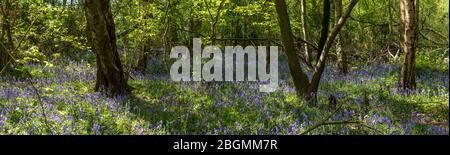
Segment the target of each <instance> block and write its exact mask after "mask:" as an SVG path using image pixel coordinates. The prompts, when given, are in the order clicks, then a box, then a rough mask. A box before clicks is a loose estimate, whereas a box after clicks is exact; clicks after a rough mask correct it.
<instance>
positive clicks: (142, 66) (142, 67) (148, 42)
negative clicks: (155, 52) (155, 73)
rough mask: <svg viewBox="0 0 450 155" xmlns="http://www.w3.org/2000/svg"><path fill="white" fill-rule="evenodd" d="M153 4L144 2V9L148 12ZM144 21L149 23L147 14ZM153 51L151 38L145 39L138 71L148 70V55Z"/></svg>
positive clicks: (147, 1)
mask: <svg viewBox="0 0 450 155" xmlns="http://www.w3.org/2000/svg"><path fill="white" fill-rule="evenodd" d="M152 3H153V0H142V3H141V5H142V7H143V8H144V10H148V6H149V5H150V4H152ZM149 16H150V18H153V15H152V14H151V13H150V15H149ZM143 19H144V21H147V19H148V17H147V14H144V17H143ZM150 51H151V40H150V38H144V44H143V45H142V49H141V51H140V54H139V60H138V64H137V68H136V69H137V70H140V71H145V69H147V61H148V55H149V54H150Z"/></svg>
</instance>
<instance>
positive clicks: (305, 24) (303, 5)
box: [300, 0, 313, 64]
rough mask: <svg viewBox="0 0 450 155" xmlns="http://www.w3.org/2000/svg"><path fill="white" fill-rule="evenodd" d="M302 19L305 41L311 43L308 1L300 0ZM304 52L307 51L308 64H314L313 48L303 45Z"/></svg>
mask: <svg viewBox="0 0 450 155" xmlns="http://www.w3.org/2000/svg"><path fill="white" fill-rule="evenodd" d="M300 13H301V15H300V17H301V21H302V32H303V39H304V40H305V41H307V42H310V39H309V31H308V20H307V17H308V15H307V12H306V0H300ZM303 46H305V47H304V50H305V59H306V62H307V63H308V64H312V61H313V55H312V53H311V51H312V50H311V48H310V47H309V45H308V44H307V43H305V44H303Z"/></svg>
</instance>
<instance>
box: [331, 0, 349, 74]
mask: <svg viewBox="0 0 450 155" xmlns="http://www.w3.org/2000/svg"><path fill="white" fill-rule="evenodd" d="M334 10H335V18H334V20H335V21H334V24H337V23H338V22H339V19H341V17H342V0H336V1H335V4H334ZM336 56H337V65H338V69H339V72H340V73H341V74H347V73H348V63H347V53H346V52H345V51H343V49H342V43H341V35H340V34H338V35H337V36H336Z"/></svg>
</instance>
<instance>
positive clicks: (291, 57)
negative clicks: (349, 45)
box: [275, 0, 359, 103]
mask: <svg viewBox="0 0 450 155" xmlns="http://www.w3.org/2000/svg"><path fill="white" fill-rule="evenodd" d="M358 1H359V0H352V1H351V2H350V3H349V5H348V7H347V9H346V11H345V13H344V15H343V16H342V17H341V18H340V19H339V20H338V22H337V24H335V25H334V27H333V29H332V30H331V33H330V34H329V35H327V36H328V37H327V39H326V41H325V43H324V45H323V49H322V50H320V51H321V52H320V53H321V54H320V55H319V56H318V61H317V64H316V65H315V66H314V67H315V68H314V73H313V77H312V79H311V80H309V78H308V76H307V75H306V74H305V73H304V72H303V70H302V67H301V65H300V63H299V61H298V58H297V57H296V56H295V48H294V41H293V34H292V29H291V24H290V20H289V16H288V12H287V11H288V10H287V7H286V2H285V1H284V0H275V7H276V10H277V13H278V21H279V25H280V31H281V37H282V40H283V45H284V48H285V52H286V55H287V56H288V66H289V71H290V74H291V76H292V79H293V81H294V86H295V90H296V91H297V95H298V97H299V98H304V99H306V100H307V101H309V102H310V103H315V102H316V99H317V98H316V94H317V91H318V89H319V84H320V79H321V78H322V74H323V71H324V70H325V62H326V60H327V57H328V53H329V51H330V48H331V46H332V45H333V42H334V40H335V38H336V36H337V35H338V34H339V32H340V30H341V29H342V27H343V26H344V24H345V22H346V21H347V18H348V17H349V16H350V14H351V12H352V10H353V8H354V7H355V5H356V4H357V3H358ZM324 5H329V4H327V3H324ZM328 11H329V10H328ZM328 20H329V19H328ZM327 31H328V30H327ZM319 49H320V48H319Z"/></svg>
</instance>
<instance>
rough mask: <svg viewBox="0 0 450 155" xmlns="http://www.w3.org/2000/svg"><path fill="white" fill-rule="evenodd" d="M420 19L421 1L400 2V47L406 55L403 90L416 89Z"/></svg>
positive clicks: (401, 82) (401, 76)
mask: <svg viewBox="0 0 450 155" xmlns="http://www.w3.org/2000/svg"><path fill="white" fill-rule="evenodd" d="M418 19H419V0H401V1H400V22H401V26H400V46H401V48H402V50H403V52H404V53H405V59H404V61H403V67H402V70H401V74H400V85H401V87H402V88H403V89H415V88H416V43H417V36H418V35H417V34H418V33H417V32H418Z"/></svg>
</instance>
